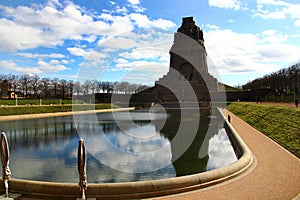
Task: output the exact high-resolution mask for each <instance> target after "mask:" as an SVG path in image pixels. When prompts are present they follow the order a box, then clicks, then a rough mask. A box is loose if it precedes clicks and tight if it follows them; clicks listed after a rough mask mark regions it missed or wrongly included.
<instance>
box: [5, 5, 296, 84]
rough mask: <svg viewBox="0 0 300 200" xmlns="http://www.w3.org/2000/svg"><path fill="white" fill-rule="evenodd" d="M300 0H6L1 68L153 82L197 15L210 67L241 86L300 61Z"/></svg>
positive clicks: (51, 75) (226, 80) (221, 77)
mask: <svg viewBox="0 0 300 200" xmlns="http://www.w3.org/2000/svg"><path fill="white" fill-rule="evenodd" d="M299 10H300V1H299V0H185V1H182V0H180V1H179V0H161V1H158V0H152V1H150V0H118V1H115V0H108V1H107V0H101V1H100V0H88V1H86V0H75V1H69V0H68V1H64V0H38V1H36V0H4V1H1V2H0V74H9V73H10V74H37V75H38V76H40V77H41V78H42V77H49V78H59V79H66V80H71V79H72V80H84V79H97V80H103V81H129V82H137V83H144V84H148V85H153V84H154V81H155V80H157V79H158V78H159V77H162V76H163V75H164V74H166V73H167V71H168V68H169V53H168V51H169V50H170V48H171V45H172V42H173V36H174V32H176V30H177V28H178V27H179V26H180V25H181V20H182V17H186V16H193V17H194V19H195V21H196V23H197V25H198V26H199V27H200V28H201V29H202V30H203V31H204V39H205V46H206V50H207V53H208V56H209V60H210V62H209V71H210V72H211V73H212V74H213V75H214V76H215V77H217V78H218V79H219V81H221V82H224V83H226V84H229V85H232V86H237V85H242V84H245V83H247V82H248V81H249V80H253V79H254V78H257V77H261V76H263V75H265V74H268V73H270V72H273V71H276V70H278V69H280V68H285V67H288V66H289V65H291V64H294V63H295V62H299V61H300V12H299Z"/></svg>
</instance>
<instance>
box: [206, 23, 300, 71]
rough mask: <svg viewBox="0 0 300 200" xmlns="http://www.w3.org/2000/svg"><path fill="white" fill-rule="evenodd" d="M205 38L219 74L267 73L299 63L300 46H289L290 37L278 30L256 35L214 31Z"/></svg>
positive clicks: (224, 30)
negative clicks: (285, 65)
mask: <svg viewBox="0 0 300 200" xmlns="http://www.w3.org/2000/svg"><path fill="white" fill-rule="evenodd" d="M205 38H206V40H205V41H206V42H205V46H206V49H207V52H208V55H209V57H210V59H212V62H213V63H214V64H215V65H216V68H217V70H218V72H219V74H232V73H237V72H240V73H251V72H252V73H268V72H270V71H274V70H277V69H278V68H279V67H281V66H278V64H277V63H278V62H281V63H283V62H286V63H292V62H296V61H298V60H299V55H298V52H300V47H299V46H296V45H292V44H286V43H285V42H286V40H287V36H286V35H280V34H278V33H277V31H275V30H266V31H263V32H262V33H260V34H257V35H255V34H245V33H236V32H233V31H232V30H227V29H215V30H211V31H208V32H206V33H205Z"/></svg>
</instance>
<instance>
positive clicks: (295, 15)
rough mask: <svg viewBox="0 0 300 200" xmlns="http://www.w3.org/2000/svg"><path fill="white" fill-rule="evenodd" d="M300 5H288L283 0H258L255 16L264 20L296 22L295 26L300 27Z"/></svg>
mask: <svg viewBox="0 0 300 200" xmlns="http://www.w3.org/2000/svg"><path fill="white" fill-rule="evenodd" d="M299 10H300V4H295V3H288V2H285V1H281V0H257V10H255V12H254V14H253V16H256V17H261V18H263V19H286V18H291V19H293V20H295V22H294V25H295V26H300V24H299V22H298V21H299V20H300V12H299Z"/></svg>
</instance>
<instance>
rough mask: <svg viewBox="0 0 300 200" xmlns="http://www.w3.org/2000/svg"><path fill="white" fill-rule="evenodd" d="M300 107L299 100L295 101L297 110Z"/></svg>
mask: <svg viewBox="0 0 300 200" xmlns="http://www.w3.org/2000/svg"><path fill="white" fill-rule="evenodd" d="M298 105H299V100H298V99H296V100H295V106H296V108H298Z"/></svg>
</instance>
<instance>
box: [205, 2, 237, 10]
mask: <svg viewBox="0 0 300 200" xmlns="http://www.w3.org/2000/svg"><path fill="white" fill-rule="evenodd" d="M208 4H209V6H212V7H217V8H225V9H229V8H233V9H235V10H239V9H241V5H240V1H239V0H208Z"/></svg>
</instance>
